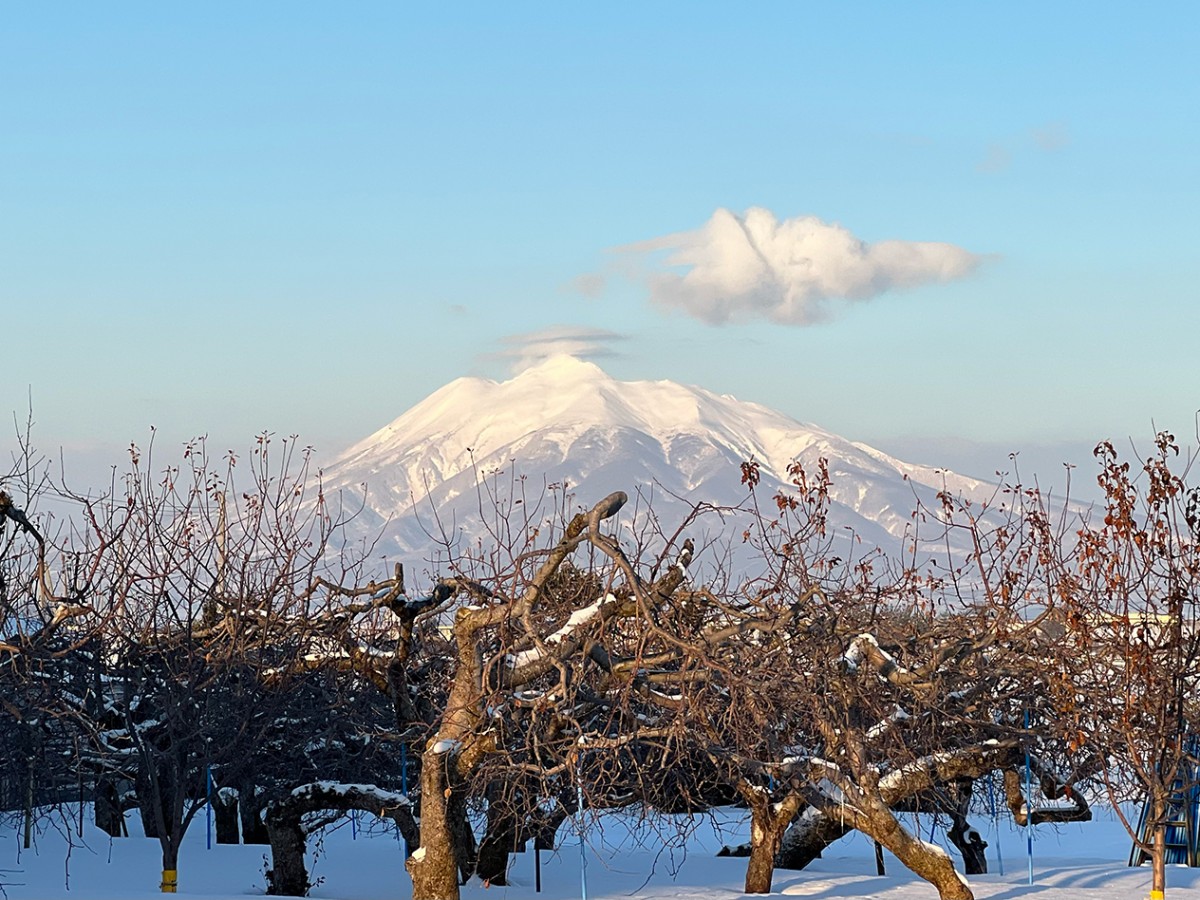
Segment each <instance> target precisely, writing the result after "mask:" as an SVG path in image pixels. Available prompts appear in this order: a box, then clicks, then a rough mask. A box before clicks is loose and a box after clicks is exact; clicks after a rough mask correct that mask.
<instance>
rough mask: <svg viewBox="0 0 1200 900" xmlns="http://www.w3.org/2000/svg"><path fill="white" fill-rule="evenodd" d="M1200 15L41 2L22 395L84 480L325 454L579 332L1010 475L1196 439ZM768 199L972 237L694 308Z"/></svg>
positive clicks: (24, 216) (18, 365)
mask: <svg viewBox="0 0 1200 900" xmlns="http://www.w3.org/2000/svg"><path fill="white" fill-rule="evenodd" d="M1198 26H1200V12H1198V11H1197V8H1196V7H1195V6H1194V5H1192V4H1182V3H1180V4H1169V3H1162V4H1157V5H1155V6H1153V7H1150V8H1148V9H1145V10H1139V11H1137V12H1136V13H1135V12H1134V11H1133V10H1132V8H1125V9H1122V8H1118V6H1117V5H1115V4H1113V5H1108V4H1084V3H1074V4H1073V3H1063V4H1033V3H1029V4H1019V3H1018V4H1004V5H1003V6H1001V5H998V4H993V5H984V4H951V3H936V4H903V5H900V4H860V3H846V4H822V5H817V4H800V3H787V4H783V3H780V4H759V5H753V6H747V5H737V6H736V7H735V6H734V5H732V4H711V5H708V4H668V3H664V4H593V5H590V6H584V5H582V4H544V5H535V4H478V5H461V4H458V5H452V4H429V5H423V6H416V5H411V4H393V3H369V2H363V3H357V4H352V5H348V4H346V5H331V4H293V3H288V4H284V3H278V4H270V3H255V4H233V3H229V4H222V3H209V4H201V5H191V6H184V5H181V4H152V3H144V4H137V3H124V4H119V5H115V6H113V5H94V4H60V5H53V6H51V5H47V4H43V5H40V6H31V7H26V8H22V9H20V10H17V9H16V8H13V9H10V10H9V11H8V13H7V15H6V17H5V21H4V23H3V27H2V28H0V308H2V309H3V311H4V321H5V324H6V329H5V333H6V340H5V362H6V366H5V378H4V379H3V382H2V383H0V411H3V412H5V413H8V412H10V411H14V412H16V413H17V414H18V415H19V416H21V417H23V416H24V413H25V410H26V407H27V402H28V397H29V395H30V394H31V395H32V398H33V401H32V402H33V411H34V417H35V419H36V421H37V426H36V429H35V433H34V437H35V440H36V441H37V442H38V444H39V445H40V446H41V447H42V448H43V449H45V450H47V451H50V452H56V448H58V447H60V446H61V447H63V448H65V453H66V454H67V459H68V462H69V463H70V464H71V465H69V466H68V474H69V475H70V474H71V471H72V467H74V469H75V470H76V471H81V472H86V473H90V472H91V471H94V464H95V461H97V460H105V459H112V458H114V454H115V453H116V452H117V450H119V448H121V447H123V446H126V445H127V444H128V443H129V442H130V441H139V442H144V439H145V437H146V435H147V431H148V428H149V426H150V425H152V424H153V425H155V426H157V427H158V428H159V430H160V434H161V439H162V440H164V441H166V442H167V443H171V442H174V441H181V440H183V439H185V438H186V437H188V436H191V435H193V434H200V433H207V434H209V435H211V436H212V437H213V439H214V441H216V442H218V443H221V444H225V443H228V444H229V445H230V446H239V447H245V446H248V445H249V443H250V441H251V438H252V436H253V435H254V434H255V433H257V432H259V431H262V430H270V431H275V432H278V433H281V434H288V433H293V432H296V433H299V434H300V435H301V436H302V437H303V438H304V439H305V440H307V441H310V442H312V443H313V444H315V445H316V446H317V448H318V450H319V451H320V453H321V455H322V457H323V458H326V459H330V458H332V455H333V454H334V453H335V452H336V451H338V450H340V449H341V448H343V447H344V446H346V445H348V444H349V443H351V442H353V441H355V440H357V439H358V438H360V437H362V436H364V435H365V434H367V433H369V432H370V431H372V430H374V429H375V428H378V427H380V426H381V425H383V424H385V423H386V422H388V421H390V420H391V419H392V418H394V417H395V416H397V415H399V414H400V413H401V412H403V411H404V410H405V409H406V408H408V407H409V406H410V405H411V404H413V403H414V402H416V401H418V400H419V399H421V398H422V397H423V396H425V395H426V394H427V393H429V392H430V391H432V390H434V389H435V388H437V387H439V386H440V385H442V384H444V383H445V382H447V381H449V380H451V379H452V378H454V377H457V376H459V375H462V374H482V375H489V376H492V377H502V376H506V375H507V373H508V371H509V363H510V360H508V359H506V358H505V353H506V352H507V353H509V354H511V353H513V352H514V347H516V348H518V349H519V345H520V342H521V339H520V338H514V337H513V336H514V335H526V336H528V335H536V334H538V333H539V332H542V331H544V330H545V329H547V328H551V327H555V328H556V330H555V331H554V332H552V333H553V334H557V335H562V334H566V333H568V332H572V331H573V332H577V333H579V334H582V335H585V336H590V338H589V340H591V342H592V347H593V349H596V350H598V351H601V352H603V353H604V354H605V355H603V356H601V357H600V358H599V360H598V361H600V362H601V363H602V364H603V365H604V366H605V368H606V369H608V370H609V371H610V372H611V374H613V375H615V376H617V377H620V378H630V379H632V378H670V379H673V380H677V381H683V382H688V383H697V384H702V385H704V386H705V387H708V388H710V389H713V390H716V391H719V392H722V393H732V394H735V395H737V396H739V397H742V398H745V399H751V400H757V401H759V402H763V403H766V404H768V405H771V406H774V407H777V408H779V409H781V410H783V411H785V412H787V413H789V414H791V415H794V416H795V417H797V418H799V419H802V420H807V421H812V422H816V423H819V424H821V425H822V426H824V427H827V428H830V429H832V430H834V431H837V432H839V433H841V434H844V435H846V436H847V437H851V438H854V439H858V440H864V441H867V442H869V443H873V444H875V445H877V446H880V447H882V448H883V449H888V450H892V451H894V452H898V453H901V454H902V455H904V456H906V457H908V458H910V459H916V460H919V461H927V462H933V463H939V464H950V465H952V466H956V467H958V468H962V469H965V470H967V471H972V472H975V473H978V474H986V473H987V472H988V471H990V470H991V469H993V468H995V467H998V466H1003V465H1005V464H1006V456H1007V453H1008V452H1010V451H1020V452H1021V453H1022V454H1023V455H1024V456H1023V459H1029V460H1033V461H1035V462H1036V463H1037V465H1038V466H1039V467H1041V468H1046V467H1052V466H1053V464H1054V462H1056V461H1059V460H1062V459H1072V460H1075V461H1082V460H1086V459H1087V457H1088V453H1089V451H1090V448H1091V447H1092V446H1093V445H1094V444H1095V442H1096V441H1097V440H1099V439H1102V438H1111V439H1114V440H1117V441H1126V440H1127V439H1128V438H1129V437H1133V438H1137V439H1139V440H1144V439H1148V438H1149V437H1150V435H1151V433H1152V429H1153V427H1155V426H1157V427H1160V428H1171V429H1173V430H1175V431H1176V433H1178V434H1180V435H1181V436H1183V437H1187V438H1194V429H1195V426H1194V414H1195V411H1196V409H1197V408H1200V366H1198V365H1197V362H1196V359H1195V345H1196V335H1197V325H1200V311H1198V308H1197V290H1196V285H1197V281H1198V276H1200V255H1198V254H1197V253H1196V245H1197V238H1198V237H1200V227H1198V226H1197V221H1198V219H1197V209H1198V208H1200V116H1197V110H1198V108H1200V104H1198V102H1197V101H1198V100H1200V97H1198V94H1200V62H1198V59H1200V54H1197V53H1196V48H1195V39H1196V35H1197V34H1198V33H1200V27H1198ZM752 208H760V209H763V210H769V211H770V213H771V216H772V217H773V219H772V220H773V221H775V222H777V223H779V224H780V225H781V226H783V225H785V224H786V223H788V222H790V221H793V220H795V221H800V220H806V217H812V218H813V220H819V222H820V223H822V224H823V225H829V226H832V225H837V226H840V227H841V229H844V231H845V232H846V233H849V234H850V235H852V236H853V238H854V239H855V240H859V241H862V242H864V245H868V246H869V245H877V244H878V243H879V242H885V241H894V242H903V243H904V246H906V247H907V246H910V245H912V244H927V243H929V242H936V243H938V244H944V245H951V246H952V247H953V248H956V251H962V252H963V253H966V254H969V256H970V259H971V260H972V264H971V265H970V266H967V267H964V268H963V271H958V270H955V271H956V273H957V274H954V275H953V277H948V278H946V279H944V280H939V279H935V278H932V277H928V278H923V279H922V278H916V279H915V280H912V283H909V282H904V280H903V279H902V278H901V279H899V280H897V279H896V278H894V277H892V274H889V273H886V272H885V273H884V275H883V276H881V277H878V278H875V280H874V281H872V284H875V285H876V287H875V288H872V289H871V290H870V291H867V294H869V297H868V298H867V299H863V298H862V297H861V296H860V297H859V299H858V300H847V299H842V298H840V297H839V296H838V295H837V289H836V288H834V289H832V291H833V293H832V294H831V293H830V292H829V290H826V292H825V294H823V295H822V296H823V297H824V299H820V298H818V300H815V301H814V300H812V299H811V297H809V299H808V300H803V303H807V304H808V306H805V307H804V308H805V309H810V308H811V309H816V308H819V309H820V312H821V315H822V317H823V320H822V321H820V322H818V323H816V324H798V323H797V321H795V320H796V319H797V317H796V316H793V317H792V320H790V321H789V320H787V317H786V316H783V317H782V319H781V315H782V314H776V315H775V316H774V318H772V317H770V316H766V315H756V314H754V313H753V312H752V308H753V307H754V304H755V303H757V302H759V300H760V299H761V297H760V295H758V294H754V295H753V296H751V295H750V294H747V295H746V296H747V299H746V300H745V304H744V305H743V306H742V307H739V309H742V312H741V313H738V314H735V315H733V316H732V320H731V321H727V322H725V323H724V324H713V323H712V322H711V321H707V320H705V319H704V318H703V317H701V316H699V315H698V314H697V313H696V309H697V308H698V306H697V304H699V303H701V301H703V302H719V301H721V300H722V298H723V296H724V295H723V294H721V290H723V287H722V286H723V285H725V284H726V283H727V281H723V280H721V277H718V278H716V280H715V281H711V282H706V284H705V285H703V286H701V288H700V289H699V293H697V289H695V287H694V286H693V287H692V288H686V285H685V286H683V287H680V286H679V284H677V285H676V287H677V288H678V289H677V290H675V291H674V293H672V294H669V296H668V294H664V293H663V290H664V288H663V284H664V283H665V282H670V281H671V279H673V278H674V279H676V280H678V279H680V278H681V276H683V275H685V274H686V273H687V271H688V269H689V266H688V265H682V264H681V263H680V262H679V259H678V258H672V254H673V253H678V252H680V251H679V247H680V246H683V247H685V251H684V252H685V255H686V254H688V253H690V254H691V258H692V259H693V260H694V259H696V258H704V259H707V257H704V254H706V253H710V252H711V253H718V251H720V249H721V248H720V247H719V246H717V245H715V244H712V243H706V242H705V240H704V239H702V238H700V237H697V236H698V235H704V234H707V232H705V231H704V229H705V228H706V223H709V222H710V220H712V219H713V217H714V215H715V214H717V212H718V210H728V211H730V213H731V214H732V215H733V217H734V219H735V220H737V221H742V219H740V218H738V217H745V216H746V213H747V211H748V210H751V209H752ZM680 235H683V236H684V237H682V238H681V237H679V236H680ZM667 236H675V237H674V238H669V237H667ZM656 241H657V242H659V243H658V244H655V246H658V247H659V250H658V251H657V252H655V253H645V252H634V251H630V250H629V249H619V248H629V247H631V246H638V245H646V244H647V243H650V244H654V242H656ZM663 242H665V244H664V243H663ZM664 246H665V247H666V249H663V247H664ZM686 248H690V249H686ZM781 252H784V253H786V252H787V247H786V246H785V247H784V248H783V250H782V251H781ZM698 268H703V267H698ZM726 274H727V273H726ZM893 274H894V273H893ZM718 275H720V273H718ZM722 277H723V276H722ZM872 277H874V276H872ZM680 284H682V282H680ZM581 285H583V286H585V287H586V288H587V290H580V286H581ZM685 288H686V289H685ZM807 289H808V288H805V287H804V286H803V285H801V290H802V291H803V290H807ZM681 291H682V292H683V293H680V292H681ZM689 291H690V293H689ZM860 293H861V292H860ZM805 296H809V295H805ZM665 297H667V298H668V299H664V298H665ZM671 298H673V299H671ZM756 298H757V299H756ZM746 310H751V311H750V312H746ZM801 318H802V317H801ZM506 339H507V341H506ZM517 355H519V353H518V354H517ZM12 443H13V442H12V440H11V438H10V437H9V436H8V432H7V431H5V432H3V433H2V436H0V444H3V447H4V448H6V449H7V448H9V447H11V446H12ZM72 460H78V462H72ZM85 477H89V476H85Z"/></svg>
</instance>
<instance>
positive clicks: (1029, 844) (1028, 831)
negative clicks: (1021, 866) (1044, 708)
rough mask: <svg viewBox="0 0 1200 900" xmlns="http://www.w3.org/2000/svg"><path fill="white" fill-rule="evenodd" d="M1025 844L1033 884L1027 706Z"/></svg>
mask: <svg viewBox="0 0 1200 900" xmlns="http://www.w3.org/2000/svg"><path fill="white" fill-rule="evenodd" d="M1025 732H1026V734H1025V828H1026V832H1025V846H1026V848H1027V851H1028V854H1029V883H1030V884H1031V885H1032V884H1033V770H1032V766H1031V765H1030V760H1029V734H1028V732H1029V707H1025Z"/></svg>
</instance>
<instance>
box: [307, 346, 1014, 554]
mask: <svg viewBox="0 0 1200 900" xmlns="http://www.w3.org/2000/svg"><path fill="white" fill-rule="evenodd" d="M821 457H824V458H825V459H827V460H828V463H829V471H830V475H831V477H832V480H833V485H832V488H831V498H832V509H831V515H830V518H831V520H832V523H833V524H834V525H835V526H836V527H837V528H838V529H841V530H842V531H843V532H844V533H845V534H847V535H848V534H849V530H852V531H853V533H854V534H856V535H857V536H858V538H859V539H860V540H861V542H862V543H863V544H865V545H868V546H875V545H879V546H881V547H883V548H884V549H886V550H889V551H893V552H894V551H897V550H899V549H900V547H901V545H902V542H903V539H904V537H905V535H906V533H908V531H909V530H910V526H911V523H912V518H911V514H912V511H913V509H914V507H915V506H916V503H917V500H918V499H919V500H920V501H922V502H923V503H925V504H927V505H936V495H937V492H938V491H940V490H942V489H943V488H946V489H948V490H950V491H951V492H952V493H954V494H962V495H965V496H969V497H974V498H976V499H983V498H984V497H988V496H991V494H992V493H993V492H994V487H993V486H991V485H988V484H986V483H984V482H980V481H976V480H974V479H971V478H965V477H962V476H958V475H954V474H953V473H946V472H942V471H941V470H935V469H931V468H928V467H924V466H916V465H910V464H907V463H903V462H900V461H899V460H896V459H893V458H892V457H890V456H888V455H887V454H885V453H882V452H880V451H878V450H874V449H872V448H871V447H868V446H866V445H863V444H858V443H854V442H851V441H848V440H846V439H845V438H841V437H839V436H837V435H835V434H832V433H830V432H828V431H825V430H823V429H821V428H818V427H816V426H814V425H809V424H804V423H801V422H798V421H796V420H794V419H792V418H790V417H788V416H785V415H783V414H782V413H779V412H776V411H774V410H771V409H768V408H767V407H765V406H761V405H759V404H756V403H747V402H743V401H739V400H737V399H735V398H733V397H730V396H727V395H725V396H722V395H717V394H714V393H711V392H710V391H706V390H703V389H702V388H697V387H688V386H684V385H679V384H676V383H674V382H670V381H653V382H652V381H634V382H621V381H617V380H615V379H613V378H611V377H609V376H608V375H607V374H605V373H604V372H603V371H602V370H601V369H600V368H599V367H597V366H595V365H593V364H592V363H588V362H583V361H580V360H578V359H574V358H571V357H567V356H558V357H553V358H551V359H549V360H548V361H546V362H544V363H542V364H541V365H539V366H536V367H534V368H531V369H528V370H526V371H525V372H522V373H521V374H520V375H518V376H517V377H515V378H513V379H510V380H508V381H503V382H495V381H490V380H487V379H482V378H459V379H457V380H455V381H453V382H451V383H450V384H448V385H446V386H445V387H443V388H441V389H440V390H438V391H435V392H434V393H433V394H431V395H430V396H429V397H427V398H426V399H425V400H423V401H422V402H420V403H418V404H417V405H416V406H414V407H413V408H412V409H410V410H409V411H408V412H406V413H404V414H403V415H402V416H400V417H399V418H398V419H396V420H395V421H394V422H392V423H391V424H390V425H388V426H386V427H384V428H383V429H381V430H379V431H377V432H376V433H375V434H373V435H371V436H370V437H368V438H366V439H365V440H363V441H360V442H359V443H358V444H355V445H354V446H353V447H351V448H350V449H348V450H347V451H346V452H345V453H343V454H342V455H341V456H340V457H338V459H337V460H336V461H335V462H334V463H333V464H332V465H330V466H329V467H327V468H326V470H325V473H324V474H325V489H326V494H327V495H328V494H330V493H332V492H335V491H341V492H342V493H343V496H344V497H345V499H346V502H347V503H348V504H350V505H355V504H357V503H360V502H361V503H364V504H365V508H364V512H363V515H362V516H361V517H360V520H359V523H358V527H360V528H363V529H364V530H365V531H369V530H371V529H379V528H382V529H383V530H384V540H383V542H382V543H381V547H380V549H381V550H382V551H383V552H385V553H387V554H412V553H415V552H424V551H427V550H428V548H429V547H430V545H431V543H434V541H433V540H432V539H431V537H430V534H429V532H430V531H431V530H432V531H437V530H438V529H437V528H435V527H434V526H435V525H436V524H437V522H440V523H441V527H442V529H443V530H445V531H448V532H449V533H450V534H451V535H452V536H459V537H467V538H473V537H476V536H478V535H480V534H482V533H483V532H484V531H485V530H486V527H487V525H488V523H489V522H492V521H494V519H495V516H494V515H492V514H491V511H490V510H489V507H490V505H491V501H490V500H489V499H488V498H489V496H491V495H492V494H494V493H498V494H499V495H500V497H501V503H502V504H507V503H513V502H514V501H516V500H521V499H522V495H524V500H523V502H524V503H532V502H534V500H535V499H536V498H537V497H543V495H546V497H548V499H546V497H544V498H543V502H544V505H545V506H547V507H550V506H553V505H554V503H555V502H558V503H565V504H566V505H567V506H568V507H569V508H571V509H573V508H574V507H575V506H587V505H590V504H591V503H592V502H594V501H595V500H597V499H599V498H600V497H603V496H604V495H605V494H607V493H609V492H610V491H613V490H624V491H626V492H627V493H628V494H629V495H630V496H631V497H635V496H637V495H638V494H639V493H640V494H641V495H642V496H643V497H644V498H653V504H652V505H653V509H654V512H655V514H656V515H657V516H658V517H659V518H660V519H661V520H662V521H663V522H664V525H666V526H668V527H671V528H673V527H674V524H675V521H676V520H677V519H679V518H681V517H682V515H683V514H685V513H686V510H687V508H688V507H689V506H690V504H691V503H693V502H699V501H707V502H709V503H713V504H718V505H735V504H737V503H739V502H742V501H743V500H744V499H745V497H746V489H745V488H744V487H743V486H742V484H741V479H740V474H741V473H740V465H741V463H742V462H743V461H745V460H749V459H754V460H756V461H758V463H759V465H760V467H761V469H760V470H761V474H762V482H761V487H760V489H759V491H760V496H769V494H770V492H773V491H774V490H775V489H776V488H777V487H779V486H781V485H783V484H785V483H786V481H787V469H788V465H789V463H790V462H791V461H792V460H794V459H798V460H799V461H800V462H801V464H802V465H803V466H804V467H805V468H806V470H808V471H810V472H812V471H815V470H816V466H817V462H818V459H819V458H821ZM564 485H566V489H565V491H564V489H563V486H564ZM570 492H574V494H575V496H574V497H573V498H571V497H568V498H567V499H565V500H564V499H563V497H564V494H566V493H570ZM517 505H521V504H517ZM506 508H509V507H506ZM435 513H436V516H435ZM546 514H548V510H547V513H546ZM626 518H627V519H628V516H626Z"/></svg>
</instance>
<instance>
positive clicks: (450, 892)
mask: <svg viewBox="0 0 1200 900" xmlns="http://www.w3.org/2000/svg"><path fill="white" fill-rule="evenodd" d="M438 746H439V744H438V743H437V742H431V749H428V750H426V751H425V753H424V754H423V755H422V758H421V846H420V847H418V848H417V849H416V851H415V852H414V853H413V855H412V856H410V857H409V858H408V860H407V861H406V862H405V864H404V865H405V868H407V869H408V874H409V875H411V876H412V880H413V900H459V895H458V860H457V859H456V858H455V852H454V844H455V839H454V833H453V827H452V823H451V811H450V809H449V805H450V803H449V800H450V793H451V789H450V785H449V783H448V779H447V777H446V768H447V765H448V764H449V763H450V759H449V757H450V756H451V754H450V753H448V752H438V750H436V749H432V748H436V747H438Z"/></svg>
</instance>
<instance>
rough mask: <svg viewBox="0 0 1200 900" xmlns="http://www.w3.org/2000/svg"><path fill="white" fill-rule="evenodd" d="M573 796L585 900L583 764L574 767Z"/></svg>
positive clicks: (581, 886) (585, 864) (580, 889)
mask: <svg viewBox="0 0 1200 900" xmlns="http://www.w3.org/2000/svg"><path fill="white" fill-rule="evenodd" d="M575 796H576V798H577V802H578V804H579V897H580V900H587V847H586V845H585V844H584V842H583V766H582V765H581V764H578V765H577V766H576V769H575Z"/></svg>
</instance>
